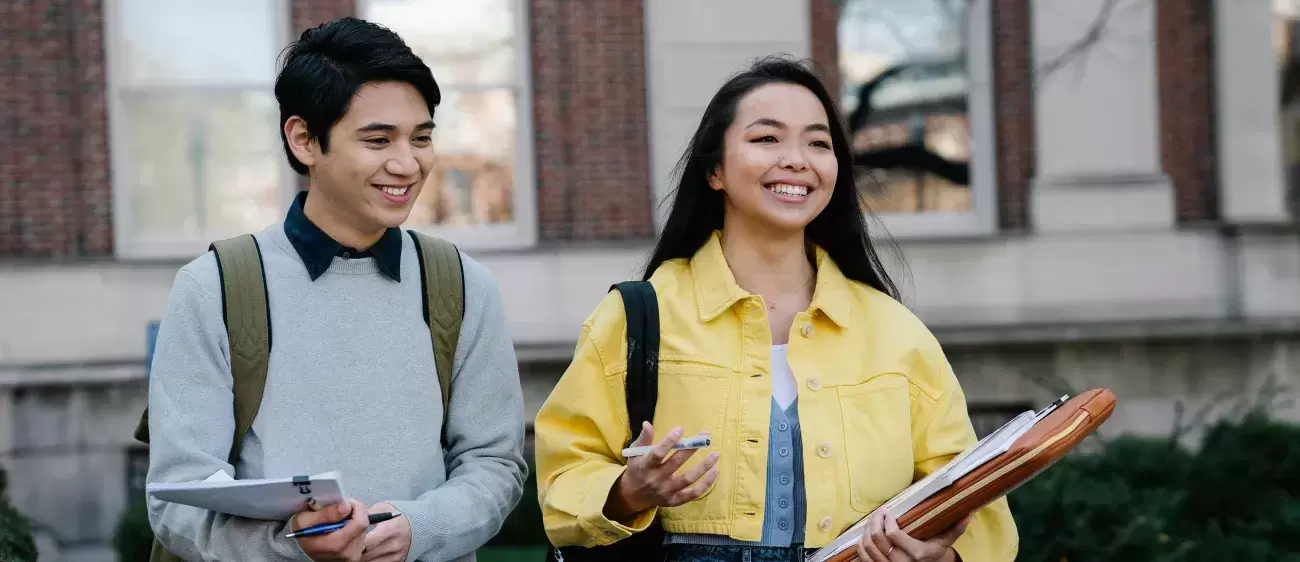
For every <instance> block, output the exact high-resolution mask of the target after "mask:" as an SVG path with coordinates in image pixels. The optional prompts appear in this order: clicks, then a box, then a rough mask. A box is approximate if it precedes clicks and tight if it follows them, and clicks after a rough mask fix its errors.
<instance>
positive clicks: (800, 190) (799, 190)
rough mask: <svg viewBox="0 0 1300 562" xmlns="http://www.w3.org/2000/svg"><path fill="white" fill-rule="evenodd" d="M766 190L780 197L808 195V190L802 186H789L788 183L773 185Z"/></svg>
mask: <svg viewBox="0 0 1300 562" xmlns="http://www.w3.org/2000/svg"><path fill="white" fill-rule="evenodd" d="M767 188H768V189H770V190H772V191H775V192H777V193H780V194H781V195H791V196H794V197H805V196H807V195H808V188H807V187H806V186H802V185H790V184H788V183H774V184H772V185H769V186H767Z"/></svg>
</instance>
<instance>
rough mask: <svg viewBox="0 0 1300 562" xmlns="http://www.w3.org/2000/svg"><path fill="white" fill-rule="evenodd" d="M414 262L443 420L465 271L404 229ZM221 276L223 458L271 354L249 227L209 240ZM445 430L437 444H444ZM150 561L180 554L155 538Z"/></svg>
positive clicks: (235, 454)
mask: <svg viewBox="0 0 1300 562" xmlns="http://www.w3.org/2000/svg"><path fill="white" fill-rule="evenodd" d="M408 233H409V234H410V235H411V240H412V241H414V242H415V247H416V249H417V251H416V255H417V256H418V257H419V261H420V272H421V274H422V275H421V289H420V294H421V296H422V298H423V300H424V321H425V323H426V324H428V325H429V337H430V338H431V339H432V340H433V357H434V363H435V365H436V366H437V370H438V386H439V388H440V389H441V391H442V412H443V414H442V415H443V425H444V427H445V426H446V421H447V408H448V404H449V400H450V397H451V370H452V358H453V357H454V356H455V354H456V345H457V343H458V340H459V339H460V325H461V320H462V319H463V317H464V314H465V278H464V273H463V271H462V269H461V261H460V252H459V251H458V250H457V249H456V246H455V245H453V244H452V243H450V242H447V241H445V240H441V239H439V238H434V237H432V236H429V235H426V234H421V233H418V232H415V231H408ZM209 249H210V250H211V251H212V252H213V253H214V254H216V257H217V270H218V271H219V272H220V279H221V302H222V307H223V309H222V315H221V316H222V320H223V321H224V322H225V324H226V332H227V337H228V338H229V342H230V374H231V377H232V378H233V379H234V409H235V439H234V441H232V442H231V447H230V454H229V456H228V457H227V460H228V461H229V462H230V464H231V465H234V464H235V463H236V461H238V460H239V454H240V451H241V449H242V447H243V440H244V435H245V434H247V433H248V430H249V428H250V427H252V425H253V420H254V419H255V418H256V417H257V409H258V407H259V406H261V403H262V391H263V389H264V388H265V387H266V376H267V362H268V360H269V358H270V355H271V313H270V308H268V307H267V290H266V277H265V276H264V275H263V272H262V253H261V250H260V249H259V248H258V245H257V240H256V239H254V238H253V235H251V234H243V235H240V236H236V237H234V238H230V239H226V240H220V241H217V242H214V243H212V245H211V246H209ZM446 435H447V434H446V431H443V436H442V439H443V448H444V449H445V448H446V447H447V441H446V439H447V437H446ZM135 438H136V440H138V441H140V442H141V443H145V444H146V445H147V444H148V443H149V408H148V407H147V406H146V407H145V410H144V413H143V414H142V415H141V416H140V422H139V424H137V425H136V428H135ZM149 560H150V562H171V561H177V560H180V558H178V557H176V556H175V555H172V554H171V553H168V552H166V551H165V550H164V549H163V547H162V545H161V544H160V543H159V542H158V540H157V539H156V538H155V539H154V542H153V550H152V552H151V555H150V557H149Z"/></svg>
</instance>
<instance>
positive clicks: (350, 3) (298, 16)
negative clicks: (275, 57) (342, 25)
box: [289, 0, 357, 40]
mask: <svg viewBox="0 0 1300 562" xmlns="http://www.w3.org/2000/svg"><path fill="white" fill-rule="evenodd" d="M292 1H293V4H291V5H290V7H289V10H290V15H289V19H290V20H292V25H293V37H292V39H294V40H297V39H298V35H299V34H300V33H302V32H303V31H306V30H308V29H311V28H313V27H316V26H318V25H320V24H322V23H325V22H328V21H330V20H334V19H338V18H343V17H347V16H355V15H357V13H356V12H357V5H356V4H357V2H356V0H292Z"/></svg>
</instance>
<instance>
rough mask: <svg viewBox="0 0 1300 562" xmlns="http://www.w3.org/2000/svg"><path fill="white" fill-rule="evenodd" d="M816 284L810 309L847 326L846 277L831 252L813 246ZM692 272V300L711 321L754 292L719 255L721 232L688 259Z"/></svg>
mask: <svg viewBox="0 0 1300 562" xmlns="http://www.w3.org/2000/svg"><path fill="white" fill-rule="evenodd" d="M815 250H816V256H817V258H816V260H817V284H816V285H815V286H814V288H813V298H812V305H810V306H809V307H808V310H809V312H817V311H821V312H822V313H823V314H825V315H826V317H827V318H830V319H831V321H832V322H834V323H835V324H837V325H839V326H840V327H841V328H847V327H848V325H849V321H850V314H849V312H850V310H851V309H852V306H851V304H852V302H851V300H850V299H851V298H852V293H851V291H850V290H849V283H850V281H849V279H848V278H847V277H845V276H844V273H842V272H841V271H840V268H839V266H837V265H835V261H834V260H832V259H831V257H830V255H829V254H827V253H826V251H825V250H823V249H821V248H816V249H815ZM690 265H691V275H692V277H693V278H694V281H695V301H696V303H697V304H698V305H699V313H700V320H703V321H705V322H709V321H712V320H713V319H714V318H717V317H718V316H720V315H721V314H722V313H723V312H726V311H727V310H728V309H730V308H731V307H732V306H734V305H735V304H736V303H737V302H740V301H741V300H744V299H748V298H755V297H754V295H752V294H751V293H749V292H748V291H746V290H744V289H742V288H741V287H740V285H738V284H737V283H736V277H735V276H734V275H732V273H731V267H730V266H728V265H727V260H726V258H724V257H723V255H722V233H721V232H717V231H715V232H714V233H713V234H712V235H711V236H709V239H708V241H707V242H705V243H704V246H702V247H700V249H699V250H698V251H696V252H695V256H693V257H692V258H691V264H690Z"/></svg>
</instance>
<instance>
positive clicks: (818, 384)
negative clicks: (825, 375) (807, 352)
mask: <svg viewBox="0 0 1300 562" xmlns="http://www.w3.org/2000/svg"><path fill="white" fill-rule="evenodd" d="M808 388H811V389H813V390H821V388H822V380H821V379H820V378H817V377H808Z"/></svg>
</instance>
